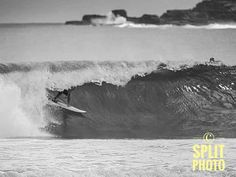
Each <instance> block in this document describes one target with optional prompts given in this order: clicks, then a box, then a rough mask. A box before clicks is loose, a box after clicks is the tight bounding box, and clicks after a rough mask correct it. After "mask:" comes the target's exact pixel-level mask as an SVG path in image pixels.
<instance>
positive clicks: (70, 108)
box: [49, 100, 86, 113]
mask: <svg viewBox="0 0 236 177" xmlns="http://www.w3.org/2000/svg"><path fill="white" fill-rule="evenodd" d="M49 104H51V105H54V106H59V107H61V108H64V109H67V110H70V111H73V112H78V113H86V111H84V110H81V109H78V108H75V107H73V106H67V105H66V104H65V103H62V102H60V101H57V102H54V101H51V100H49Z"/></svg>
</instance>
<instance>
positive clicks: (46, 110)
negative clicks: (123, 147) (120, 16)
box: [0, 61, 236, 138]
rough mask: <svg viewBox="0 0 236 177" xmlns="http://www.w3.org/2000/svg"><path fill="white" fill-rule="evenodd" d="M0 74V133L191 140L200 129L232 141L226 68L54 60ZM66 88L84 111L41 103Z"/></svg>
mask: <svg viewBox="0 0 236 177" xmlns="http://www.w3.org/2000/svg"><path fill="white" fill-rule="evenodd" d="M0 73H1V75H0V86H1V89H0V90H1V92H2V93H1V96H3V97H4V98H1V100H3V101H4V102H3V103H2V104H3V105H5V107H7V108H9V109H5V107H2V108H1V110H0V112H1V115H4V116H1V120H0V125H1V128H3V127H4V129H3V130H4V131H1V134H0V136H17V135H18V136H32V135H36V136H37V135H38V136H42V134H44V133H42V134H41V133H40V132H39V129H43V130H44V131H46V132H50V133H52V134H56V135H59V136H62V137H76V138H161V137H194V136H201V135H202V133H203V132H205V131H207V130H212V131H213V132H214V133H215V134H216V135H218V136H221V137H235V136H236V134H235V132H236V131H235V114H236V112H235V111H234V109H235V107H236V104H235V103H236V102H235V99H236V92H235V90H236V86H235V84H236V77H235V76H236V75H235V74H236V68H235V67H234V66H226V65H216V66H213V65H209V64H201V63H196V62H190V61H189V62H187V61H184V62H166V63H163V62H160V61H143V62H126V61H120V62H106V61H104V62H92V61H71V62H63V61H62V62H44V63H21V64H15V63H11V64H10V63H8V64H7V63H5V64H1V65H0ZM70 88H75V89H74V90H73V92H72V96H71V104H72V105H73V106H75V107H78V108H80V109H84V110H86V111H87V113H86V114H84V115H78V114H74V113H72V112H69V111H66V110H63V109H60V108H56V107H53V106H50V105H48V97H52V96H53V95H55V94H56V93H57V91H61V90H63V89H70ZM7 98H10V99H7ZM62 99H63V98H62ZM9 110H11V111H9ZM7 120H11V121H10V122H9V121H7ZM16 122H17V123H16ZM15 123H16V124H15ZM19 123H20V124H19ZM21 129H24V130H25V131H21V133H23V134H22V135H21V133H19V132H20V130H21ZM9 130H11V132H9Z"/></svg>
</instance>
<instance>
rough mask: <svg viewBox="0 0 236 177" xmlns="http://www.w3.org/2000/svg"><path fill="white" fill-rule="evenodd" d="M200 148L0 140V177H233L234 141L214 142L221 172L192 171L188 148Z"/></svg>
mask: <svg viewBox="0 0 236 177" xmlns="http://www.w3.org/2000/svg"><path fill="white" fill-rule="evenodd" d="M202 143H203V142H202V140H196V139H195V140H191V139H188V140H128V139H124V140H95V139H88V140H78V139H77V140H76V139H74V140H63V139H53V138H48V139H42V138H41V139H40V138H33V139H1V140H0V176H1V177H8V176H9V177H12V176H14V177H18V176H20V177H24V176H27V177H28V176H30V177H34V176H37V177H40V176H55V177H56V176H61V177H64V176H67V177H68V176H91V177H92V176H101V177H103V176H109V177H113V176H127V177H128V176H129V177H133V176H139V177H140V176H150V177H151V176H153V177H154V176H155V177H167V176H168V177H200V176H201V177H202V176H207V177H208V176H209V177H234V176H235V175H236V147H235V140H234V139H216V140H215V142H214V143H216V144H217V143H219V144H224V145H225V153H224V155H225V158H224V159H225V162H226V169H225V171H223V172H204V171H200V172H199V171H198V172H193V171H192V159H193V152H192V146H193V145H194V144H202Z"/></svg>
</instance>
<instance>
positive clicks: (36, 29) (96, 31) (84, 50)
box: [0, 24, 236, 65]
mask: <svg viewBox="0 0 236 177" xmlns="http://www.w3.org/2000/svg"><path fill="white" fill-rule="evenodd" d="M232 26H233V25H231V26H230V25H218V26H217V25H215V26H214V25H213V26H206V27H202V28H194V27H191V26H190V27H189V26H186V27H173V26H160V27H154V28H153V27H146V28H142V27H138V28H126V27H124V28H119V27H93V26H70V25H62V24H61V25H60V24H55V25H1V26H0V61H3V62H10V61H17V62H19V61H20V62H22V61H36V62H40V61H58V60H63V61H65V60H66V61H70V60H76V61H78V60H92V61H94V60H95V61H97V60H98V61H106V60H109V61H120V60H125V61H146V60H161V61H167V60H172V61H186V60H191V61H207V60H208V59H209V58H210V57H215V58H216V59H217V60H222V61H223V62H224V63H225V64H231V65H232V64H235V54H236V52H235V48H236V42H235V38H236V29H235V28H231V27H232ZM233 27H235V25H234V26H233Z"/></svg>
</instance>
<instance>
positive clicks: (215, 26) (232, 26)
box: [116, 22, 236, 30]
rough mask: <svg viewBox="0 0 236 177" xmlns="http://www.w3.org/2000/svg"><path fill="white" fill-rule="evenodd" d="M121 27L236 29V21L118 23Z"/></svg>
mask: <svg viewBox="0 0 236 177" xmlns="http://www.w3.org/2000/svg"><path fill="white" fill-rule="evenodd" d="M116 27H119V28H158V29H167V28H186V29H209V30H210V29H236V23H231V24H218V23H214V24H209V25H200V26H196V25H184V26H176V25H171V24H167V25H153V24H134V23H131V22H126V23H123V24H120V25H116Z"/></svg>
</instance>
